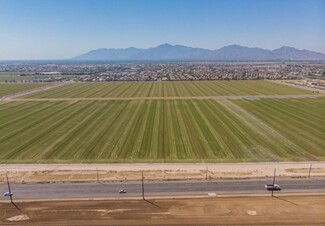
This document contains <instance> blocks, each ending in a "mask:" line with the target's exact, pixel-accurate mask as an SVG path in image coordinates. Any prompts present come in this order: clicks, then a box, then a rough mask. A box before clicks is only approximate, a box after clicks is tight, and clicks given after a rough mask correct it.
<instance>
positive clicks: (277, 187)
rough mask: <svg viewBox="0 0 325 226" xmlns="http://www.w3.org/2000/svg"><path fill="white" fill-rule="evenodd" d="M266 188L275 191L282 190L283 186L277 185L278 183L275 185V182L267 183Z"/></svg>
mask: <svg viewBox="0 0 325 226" xmlns="http://www.w3.org/2000/svg"><path fill="white" fill-rule="evenodd" d="M265 188H266V190H268V191H272V190H273V191H280V190H281V187H280V186H279V185H277V184H274V186H273V184H266V185H265Z"/></svg>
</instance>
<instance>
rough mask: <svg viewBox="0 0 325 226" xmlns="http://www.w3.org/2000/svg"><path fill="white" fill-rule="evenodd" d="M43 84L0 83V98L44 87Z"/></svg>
mask: <svg viewBox="0 0 325 226" xmlns="http://www.w3.org/2000/svg"><path fill="white" fill-rule="evenodd" d="M45 85H47V84H44V83H8V84H6V83H0V97H2V96H7V95H10V94H15V93H19V92H23V91H27V90H32V89H36V88H38V87H41V86H45Z"/></svg>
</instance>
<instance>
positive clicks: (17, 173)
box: [0, 162, 325, 183]
mask: <svg viewBox="0 0 325 226" xmlns="http://www.w3.org/2000/svg"><path fill="white" fill-rule="evenodd" d="M275 168H276V174H277V176H278V177H296V178H298V177H308V175H309V172H310V175H311V176H312V177H321V176H325V162H267V163H217V164H215V163H162V164H160V163H152V164H150V163H134V164H1V165H0V182H5V181H6V179H5V178H6V174H7V173H8V175H9V177H10V180H11V181H12V182H18V183H22V182H51V181H52V182H55V181H96V180H97V178H98V177H99V179H100V180H107V181H114V180H141V177H142V172H144V176H145V178H146V179H147V180H148V179H149V180H172V179H205V178H208V179H232V178H265V177H273V174H274V169H275ZM97 175H98V177H97Z"/></svg>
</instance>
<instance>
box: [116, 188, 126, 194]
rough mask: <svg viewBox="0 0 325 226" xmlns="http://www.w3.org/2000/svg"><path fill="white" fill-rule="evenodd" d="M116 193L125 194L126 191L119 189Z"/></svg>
mask: <svg viewBox="0 0 325 226" xmlns="http://www.w3.org/2000/svg"><path fill="white" fill-rule="evenodd" d="M118 193H120V194H125V193H126V190H125V189H121V190H119V191H118Z"/></svg>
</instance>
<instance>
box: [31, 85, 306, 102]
mask: <svg viewBox="0 0 325 226" xmlns="http://www.w3.org/2000/svg"><path fill="white" fill-rule="evenodd" d="M295 94H312V92H311V91H309V90H304V89H300V88H295V87H291V86H285V85H280V84H276V83H273V82H268V81H197V82H103V83H75V84H70V85H65V86H62V87H59V88H56V89H51V90H47V91H43V92H38V93H34V94H31V95H29V96H27V97H28V98H87V97H88V98H91V97H93V98H105V97H191V96H241V95H295Z"/></svg>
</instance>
